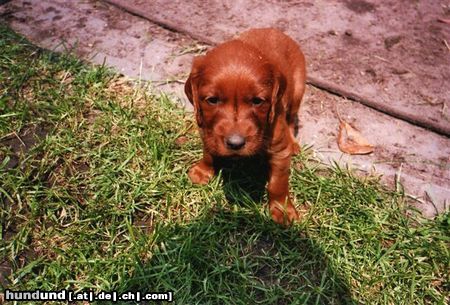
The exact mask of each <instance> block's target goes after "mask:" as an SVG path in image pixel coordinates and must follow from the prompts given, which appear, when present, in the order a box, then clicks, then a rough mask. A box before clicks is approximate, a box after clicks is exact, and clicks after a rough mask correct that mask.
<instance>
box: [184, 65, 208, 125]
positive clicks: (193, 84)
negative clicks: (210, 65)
mask: <svg viewBox="0 0 450 305" xmlns="http://www.w3.org/2000/svg"><path fill="white" fill-rule="evenodd" d="M204 57H205V56H198V57H195V58H194V62H193V63H192V70H191V73H190V74H189V77H188V79H187V80H186V83H185V84H184V92H185V93H186V96H187V97H188V99H189V101H190V102H191V104H192V105H193V106H194V113H195V118H196V120H197V124H198V126H199V127H202V124H203V115H202V110H201V108H200V101H199V96H198V84H199V80H200V77H201V73H202V68H203V61H204Z"/></svg>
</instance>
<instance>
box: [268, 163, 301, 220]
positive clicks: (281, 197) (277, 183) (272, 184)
mask: <svg viewBox="0 0 450 305" xmlns="http://www.w3.org/2000/svg"><path fill="white" fill-rule="evenodd" d="M290 164H291V156H290V155H289V156H287V157H285V158H276V157H272V158H270V159H269V166H270V173H269V183H268V186H267V191H268V193H269V209H270V213H271V215H272V219H273V221H275V222H276V223H278V224H282V225H288V224H291V223H292V222H294V221H296V220H298V219H299V216H298V213H297V210H296V209H295V207H294V205H293V204H292V202H291V200H290V198H289V168H290Z"/></svg>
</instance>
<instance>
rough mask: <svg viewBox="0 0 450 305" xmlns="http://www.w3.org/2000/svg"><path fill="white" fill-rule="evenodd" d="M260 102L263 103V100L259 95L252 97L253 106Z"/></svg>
mask: <svg viewBox="0 0 450 305" xmlns="http://www.w3.org/2000/svg"><path fill="white" fill-rule="evenodd" d="M262 103H264V100H263V99H262V98H260V97H254V98H252V104H253V105H255V106H258V105H261V104H262Z"/></svg>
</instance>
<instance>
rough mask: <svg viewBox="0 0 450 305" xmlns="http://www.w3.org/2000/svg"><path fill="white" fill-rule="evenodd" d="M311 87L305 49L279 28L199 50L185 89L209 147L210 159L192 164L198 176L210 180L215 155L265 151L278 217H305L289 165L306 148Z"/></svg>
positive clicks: (271, 204)
mask: <svg viewBox="0 0 450 305" xmlns="http://www.w3.org/2000/svg"><path fill="white" fill-rule="evenodd" d="M304 90H305V60H304V56H303V54H302V52H301V51H300V48H299V46H298V45H297V44H296V43H295V42H294V41H293V40H292V39H291V38H289V37H288V36H286V35H285V34H283V33H282V32H280V31H278V30H276V29H253V30H249V31H247V32H244V33H243V34H241V35H240V36H239V37H238V38H236V39H234V40H230V41H228V42H225V43H223V44H221V45H219V46H217V47H216V48H214V49H212V50H211V51H209V52H208V53H207V54H206V55H205V56H199V57H196V58H195V59H194V63H193V66H192V71H191V74H190V75H189V78H188V80H187V81H186V85H185V92H186V95H187V96H188V98H189V100H190V101H191V103H192V104H193V105H194V110H195V116H196V120H197V123H198V126H199V130H200V135H201V138H202V140H203V144H204V148H203V159H202V160H200V162H198V163H197V164H195V165H194V166H192V168H191V169H190V170H189V177H190V179H191V180H192V182H193V183H197V184H206V183H208V181H209V180H210V179H211V177H212V176H213V175H214V168H213V161H214V158H215V157H244V156H252V155H255V154H260V153H264V154H266V155H267V157H268V162H269V168H270V170H269V181H268V186H267V190H268V194H269V207H270V211H271V215H272V218H273V220H274V221H275V222H277V223H280V224H287V223H291V222H293V221H295V220H297V219H298V217H299V216H298V213H297V211H296V210H295V207H294V206H293V204H292V202H291V200H290V198H289V170H290V163H291V156H292V155H293V154H296V153H298V151H299V146H298V143H297V142H296V140H295V136H294V129H295V123H296V119H297V114H298V110H299V107H300V102H301V100H302V97H303V93H304ZM242 142H245V143H244V144H242ZM236 145H238V146H236ZM240 145H242V146H240ZM236 147H239V148H237V149H236Z"/></svg>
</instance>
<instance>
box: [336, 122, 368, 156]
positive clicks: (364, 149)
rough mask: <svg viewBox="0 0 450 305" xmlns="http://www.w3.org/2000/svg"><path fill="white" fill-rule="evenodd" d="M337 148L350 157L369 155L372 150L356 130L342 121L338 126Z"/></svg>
mask: <svg viewBox="0 0 450 305" xmlns="http://www.w3.org/2000/svg"><path fill="white" fill-rule="evenodd" d="M338 146H339V149H340V150H341V151H343V152H345V153H347V154H351V155H365V154H370V153H371V152H373V149H374V146H373V145H372V144H370V143H369V142H368V141H367V140H366V139H365V138H364V137H363V136H362V135H361V133H360V132H359V131H358V130H356V129H355V128H353V127H352V126H351V125H350V124H348V123H347V122H345V121H343V120H341V123H340V124H339V134H338Z"/></svg>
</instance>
